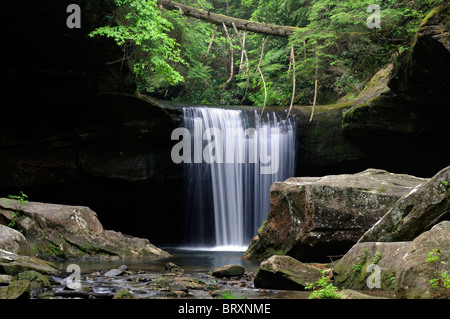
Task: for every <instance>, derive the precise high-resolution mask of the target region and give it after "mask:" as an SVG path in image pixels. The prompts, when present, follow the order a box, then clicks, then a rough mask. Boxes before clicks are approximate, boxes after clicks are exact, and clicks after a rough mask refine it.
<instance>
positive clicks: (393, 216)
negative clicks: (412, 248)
mask: <svg viewBox="0 0 450 319" xmlns="http://www.w3.org/2000/svg"><path fill="white" fill-rule="evenodd" d="M449 218H450V166H449V167H446V168H444V169H443V170H441V171H440V172H439V173H437V174H436V175H435V176H433V178H431V179H430V180H428V181H427V182H425V183H422V184H420V185H417V186H416V187H415V188H414V189H412V190H411V191H410V192H408V193H407V194H405V195H404V196H403V197H402V198H400V199H399V200H398V201H397V202H396V203H395V205H394V206H393V207H392V208H390V209H389V211H388V212H387V213H386V215H385V216H383V218H382V219H381V220H380V221H379V222H378V223H376V224H375V225H374V226H373V227H371V228H370V229H369V230H368V231H367V232H366V233H365V234H364V235H363V236H362V237H361V239H360V240H359V241H360V242H370V241H383V242H390V241H409V240H413V239H414V238H415V237H417V236H418V235H420V234H421V233H423V232H425V231H427V230H429V229H430V228H431V227H433V226H434V225H435V224H437V223H439V222H440V221H442V220H446V219H449Z"/></svg>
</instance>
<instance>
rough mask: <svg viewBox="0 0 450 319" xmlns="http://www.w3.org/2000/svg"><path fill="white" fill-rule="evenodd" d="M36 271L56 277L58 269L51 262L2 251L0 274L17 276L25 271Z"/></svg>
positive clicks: (0, 254) (0, 250)
mask: <svg viewBox="0 0 450 319" xmlns="http://www.w3.org/2000/svg"><path fill="white" fill-rule="evenodd" d="M27 270H35V271H37V272H39V273H42V274H48V275H56V274H57V273H58V270H57V268H56V267H55V265H54V264H52V263H51V262H48V261H45V260H42V259H39V258H35V257H30V256H22V255H17V254H14V253H11V252H9V251H6V250H3V249H0V274H8V275H12V276H15V275H17V274H19V273H21V272H23V271H27Z"/></svg>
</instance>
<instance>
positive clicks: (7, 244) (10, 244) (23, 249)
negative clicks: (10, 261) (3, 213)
mask: <svg viewBox="0 0 450 319" xmlns="http://www.w3.org/2000/svg"><path fill="white" fill-rule="evenodd" d="M0 249H4V250H7V251H10V252H13V253H15V254H19V255H27V256H30V255H31V249H30V246H29V245H28V242H27V240H26V238H25V236H23V234H22V233H20V232H19V231H17V230H15V229H12V228H11V227H8V226H4V225H2V224H0Z"/></svg>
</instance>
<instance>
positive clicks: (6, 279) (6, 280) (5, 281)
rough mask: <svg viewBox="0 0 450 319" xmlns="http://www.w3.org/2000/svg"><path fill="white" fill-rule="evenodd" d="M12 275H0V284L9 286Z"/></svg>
mask: <svg viewBox="0 0 450 319" xmlns="http://www.w3.org/2000/svg"><path fill="white" fill-rule="evenodd" d="M12 278H13V277H12V276H10V275H0V286H8V285H9V284H10V283H11V282H12Z"/></svg>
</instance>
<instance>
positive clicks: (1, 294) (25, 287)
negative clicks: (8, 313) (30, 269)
mask: <svg viewBox="0 0 450 319" xmlns="http://www.w3.org/2000/svg"><path fill="white" fill-rule="evenodd" d="M30 287H31V284H30V282H29V281H28V280H18V281H14V282H13V283H11V284H10V285H9V286H8V287H6V288H0V299H29V298H30Z"/></svg>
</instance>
